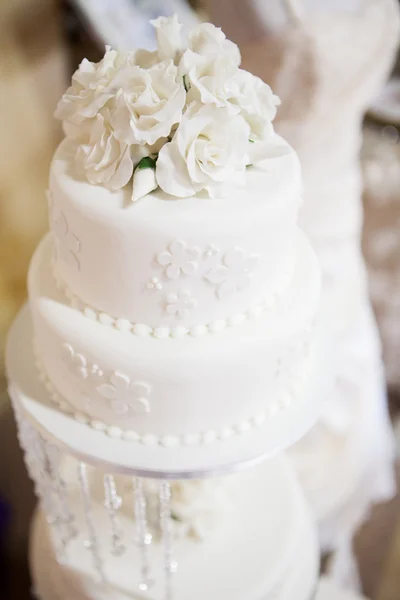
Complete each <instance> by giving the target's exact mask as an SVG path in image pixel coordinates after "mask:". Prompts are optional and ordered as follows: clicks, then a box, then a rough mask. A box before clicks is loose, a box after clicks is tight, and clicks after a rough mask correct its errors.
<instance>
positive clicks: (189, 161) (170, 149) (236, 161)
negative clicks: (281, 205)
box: [156, 102, 249, 197]
mask: <svg viewBox="0 0 400 600" xmlns="http://www.w3.org/2000/svg"><path fill="white" fill-rule="evenodd" d="M248 139H249V126H248V124H247V123H246V121H245V120H244V119H243V118H242V117H241V116H240V115H232V114H231V113H230V112H229V110H228V109H227V108H217V107H216V106H214V105H212V104H209V105H202V104H200V103H198V102H193V103H192V104H191V105H190V106H189V107H188V109H187V110H186V112H185V113H184V115H183V118H182V121H181V123H180V124H179V127H178V129H177V131H176V133H175V135H174V138H173V140H172V141H171V142H170V143H168V144H165V146H163V148H161V150H160V153H159V156H158V160H157V165H156V178H157V183H158V185H159V186H160V187H161V189H163V190H164V191H165V192H166V193H168V194H171V195H173V196H179V197H185V196H192V195H194V194H195V193H196V192H199V191H201V190H206V191H207V192H208V193H209V195H210V196H216V195H218V194H222V193H223V191H224V187H225V186H226V184H228V183H230V184H242V183H243V182H244V173H245V167H246V163H247V162H248V157H247V148H248Z"/></svg>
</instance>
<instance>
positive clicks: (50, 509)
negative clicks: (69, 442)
mask: <svg viewBox="0 0 400 600" xmlns="http://www.w3.org/2000/svg"><path fill="white" fill-rule="evenodd" d="M13 408H14V414H15V419H16V422H17V433H18V440H19V443H20V446H21V448H22V450H23V452H24V461H25V465H26V469H27V471H28V474H29V476H30V478H31V479H32V481H33V482H34V488H35V494H36V496H37V497H38V498H39V500H40V504H41V506H42V509H43V512H44V514H45V517H46V521H47V523H48V525H49V526H50V527H51V528H52V530H53V533H54V536H53V540H54V545H55V553H56V557H57V561H58V562H59V563H63V562H65V559H66V545H67V543H66V540H65V537H64V536H63V532H62V531H61V526H62V523H61V519H60V515H59V513H58V510H57V503H56V502H55V500H54V495H53V481H52V476H51V468H50V464H49V460H48V458H47V452H46V441H45V440H44V439H43V438H42V436H41V435H40V433H39V432H38V431H37V430H36V429H35V428H34V427H33V426H32V425H31V424H30V422H29V421H28V420H27V419H25V418H24V416H23V414H22V411H21V410H20V408H19V406H18V404H17V403H16V402H13Z"/></svg>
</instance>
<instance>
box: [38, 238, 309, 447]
mask: <svg viewBox="0 0 400 600" xmlns="http://www.w3.org/2000/svg"><path fill="white" fill-rule="evenodd" d="M296 254H297V263H296V268H295V270H294V273H295V274H294V278H293V281H292V282H291V285H290V286H289V288H288V289H287V293H286V294H285V296H284V298H283V299H282V301H281V303H279V305H277V306H275V308H274V310H273V311H271V312H269V313H266V314H265V315H264V316H262V317H260V318H258V319H254V320H248V321H247V322H244V323H243V324H242V325H238V326H237V327H235V328H228V329H226V330H225V331H219V332H218V335H215V337H214V336H209V335H207V336H204V335H201V334H202V333H205V332H207V331H208V330H207V329H205V331H204V332H203V331H201V330H200V331H196V332H191V333H192V334H193V333H195V335H196V336H197V337H196V340H193V339H191V338H190V337H188V336H185V337H184V338H182V339H176V340H174V341H173V340H171V339H164V338H168V337H169V333H170V332H169V331H168V330H163V329H162V328H159V329H157V330H155V331H154V335H153V336H150V335H148V334H147V333H148V332H147V331H143V333H144V337H142V338H140V339H139V338H137V337H135V336H132V335H130V334H127V333H126V332H121V331H119V330H117V329H116V328H110V327H104V326H103V325H102V324H101V323H98V322H94V321H92V320H91V319H88V318H86V317H85V316H84V315H83V314H82V313H81V312H79V311H77V310H75V309H72V308H70V307H69V306H68V305H67V301H66V299H65V297H64V296H63V295H62V294H60V293H59V292H58V291H57V289H56V286H55V285H54V282H53V279H52V276H51V272H50V268H49V267H50V255H51V243H50V241H49V239H45V240H44V242H43V243H42V244H41V245H40V247H39V249H38V251H37V253H36V255H35V257H34V259H33V261H32V264H31V268H30V273H29V296H30V303H31V307H32V314H33V321H34V327H35V336H36V348H37V353H38V358H39V359H40V363H41V364H42V368H43V369H44V371H45V373H46V376H47V378H48V379H49V380H50V382H51V384H52V387H53V388H54V389H53V395H54V394H56V395H57V399H58V398H61V400H62V401H63V402H68V403H69V404H70V405H71V411H72V412H78V413H79V414H82V412H83V411H84V410H85V411H87V416H86V421H87V422H89V423H90V422H91V421H95V422H102V423H104V424H105V425H106V426H107V428H108V429H107V432H108V433H110V432H111V434H112V435H121V436H123V435H124V432H127V431H129V432H131V431H133V432H135V433H136V434H138V435H139V436H140V437H141V438H145V436H147V435H148V434H151V435H152V436H153V437H152V441H154V442H155V443H164V442H165V439H170V437H171V436H173V437H175V438H178V439H179V440H180V442H179V443H181V441H182V439H184V437H185V436H186V435H188V434H198V433H199V434H201V442H202V443H205V442H207V440H209V439H210V436H211V434H210V433H209V432H210V431H216V432H217V437H218V438H220V437H221V434H220V432H221V431H222V430H224V429H225V428H226V427H230V428H233V429H234V431H235V432H236V433H239V432H240V431H242V430H245V429H249V427H248V426H247V423H251V427H254V425H255V420H254V419H255V417H256V416H257V415H260V414H262V413H265V414H266V418H271V416H272V414H275V413H277V412H279V410H281V408H282V402H280V396H281V394H282V393H289V394H290V398H291V401H295V399H296V395H297V394H300V393H301V387H302V385H303V384H304V374H303V371H304V370H305V368H306V363H307V360H308V359H307V354H305V355H304V353H302V351H301V349H302V344H301V343H300V342H299V343H297V344H296V343H294V342H295V340H296V338H298V337H300V338H301V339H304V340H305V342H307V343H308V342H309V341H310V338H311V337H312V331H310V328H309V324H310V322H311V321H312V320H313V318H314V316H315V311H316V307H317V302H318V297H319V278H318V269H317V265H316V262H315V257H314V254H313V252H312V251H311V249H310V247H309V245H308V243H307V242H306V241H305V239H304V238H303V236H301V235H300V234H299V236H298V238H297V253H296ZM218 329H219V327H218V326H217V327H216V330H218ZM154 338H158V339H154ZM65 344H69V345H70V346H71V348H73V353H74V354H73V355H74V356H75V355H76V354H77V355H79V356H82V357H83V358H84V360H83V362H84V363H85V364H84V368H85V369H86V370H88V371H90V366H91V365H93V364H94V365H98V368H99V369H100V370H101V371H102V372H103V374H104V377H106V378H107V377H110V375H111V374H112V373H114V372H117V373H122V374H124V375H125V376H126V377H128V378H129V380H130V381H131V382H136V381H145V382H148V383H149V384H150V385H151V412H150V413H144V414H140V415H138V414H135V413H134V412H133V411H129V412H124V413H123V414H121V413H119V412H115V410H113V408H112V407H110V404H109V402H107V401H106V399H105V398H104V397H103V396H102V395H101V394H100V393H99V391H98V387H99V378H98V377H96V378H95V380H93V376H91V375H90V376H88V377H87V378H86V379H82V378H80V377H76V376H73V374H71V372H70V370H68V367H67V365H66V364H65V360H64V358H63V356H62V352H61V350H62V348H63V346H64V345H65ZM299 349H300V351H299ZM70 354H71V353H70ZM79 360H80V363H81V362H82V361H81V359H79ZM278 360H282V361H285V363H287V370H286V373H287V376H286V378H285V379H283V380H282V381H279V380H278V378H277V377H276V376H275V372H276V365H277V361H278ZM80 363H79V364H80ZM205 373H206V374H207V376H206V377H205V376H204V374H205ZM87 397H89V398H90V399H91V401H92V402H91V405H90V407H87V406H85V407H84V399H85V398H87ZM116 400H118V401H120V400H121V397H120V396H118V397H117V396H116ZM122 400H123V402H126V397H125V392H124V394H122ZM114 408H115V407H114ZM88 409H89V410H88ZM243 423H246V425H242V424H243ZM166 436H167V437H166ZM163 440H164V442H163Z"/></svg>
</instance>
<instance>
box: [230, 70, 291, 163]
mask: <svg viewBox="0 0 400 600" xmlns="http://www.w3.org/2000/svg"><path fill="white" fill-rule="evenodd" d="M235 86H236V89H235V91H234V93H233V94H232V96H231V98H230V103H231V104H232V105H233V106H235V107H238V108H239V109H240V114H241V115H242V116H243V118H244V119H245V120H246V122H247V123H248V124H249V127H250V142H249V149H248V153H249V162H250V163H251V164H257V163H258V162H260V161H263V160H265V159H267V158H268V156H269V152H270V140H271V138H272V136H273V134H274V129H273V126H272V121H273V120H274V118H275V116H276V111H277V106H279V104H280V99H279V98H278V96H276V95H275V94H274V93H273V91H272V90H271V88H270V86H269V85H268V84H266V83H264V81H262V80H261V79H260V78H259V77H255V76H254V75H252V74H251V73H249V72H248V71H244V70H242V69H238V72H237V74H236V76H235Z"/></svg>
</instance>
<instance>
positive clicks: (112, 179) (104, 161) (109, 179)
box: [75, 109, 133, 190]
mask: <svg viewBox="0 0 400 600" xmlns="http://www.w3.org/2000/svg"><path fill="white" fill-rule="evenodd" d="M75 162H76V166H77V170H78V172H81V173H82V172H83V174H84V175H85V176H86V178H87V180H88V181H89V182H90V183H93V184H99V183H101V184H103V185H105V186H106V187H107V188H109V189H111V190H117V189H120V188H122V187H124V186H125V185H126V184H127V183H128V181H129V180H130V178H131V177H132V173H133V161H132V157H131V152H130V148H129V146H127V145H126V144H124V143H121V142H120V141H118V140H117V139H116V138H115V136H114V134H113V131H112V128H111V125H110V122H109V113H108V111H107V110H106V109H105V110H104V111H103V112H99V113H98V114H97V116H96V120H95V124H94V126H93V127H92V131H91V135H90V140H89V142H88V143H86V144H81V145H80V146H79V147H78V150H77V153H76V157H75Z"/></svg>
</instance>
